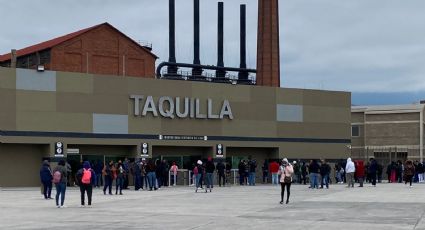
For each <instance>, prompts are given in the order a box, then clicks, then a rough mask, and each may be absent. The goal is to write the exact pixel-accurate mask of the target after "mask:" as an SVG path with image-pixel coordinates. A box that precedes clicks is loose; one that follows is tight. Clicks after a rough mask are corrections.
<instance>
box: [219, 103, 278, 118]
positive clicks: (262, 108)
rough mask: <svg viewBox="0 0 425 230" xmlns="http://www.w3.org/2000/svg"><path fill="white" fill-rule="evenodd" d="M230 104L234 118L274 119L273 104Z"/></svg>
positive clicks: (274, 109)
mask: <svg viewBox="0 0 425 230" xmlns="http://www.w3.org/2000/svg"><path fill="white" fill-rule="evenodd" d="M230 106H231V107H232V112H233V116H234V119H236V120H258V121H276V105H275V104H268V103H241V102H234V103H230ZM220 108H221V105H220Z"/></svg>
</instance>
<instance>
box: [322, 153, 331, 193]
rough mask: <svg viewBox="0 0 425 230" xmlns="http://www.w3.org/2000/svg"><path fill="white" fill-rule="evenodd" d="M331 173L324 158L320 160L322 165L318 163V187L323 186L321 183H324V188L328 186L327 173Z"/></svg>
mask: <svg viewBox="0 0 425 230" xmlns="http://www.w3.org/2000/svg"><path fill="white" fill-rule="evenodd" d="M330 173H331V166H329V165H328V163H326V160H322V165H320V176H321V177H322V181H321V183H320V188H323V185H326V188H327V189H328V188H329V174H330Z"/></svg>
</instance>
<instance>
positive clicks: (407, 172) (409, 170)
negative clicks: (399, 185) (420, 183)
mask: <svg viewBox="0 0 425 230" xmlns="http://www.w3.org/2000/svg"><path fill="white" fill-rule="evenodd" d="M414 175H415V166H414V165H413V162H412V161H411V160H407V161H406V162H405V163H404V184H406V185H407V182H409V183H410V187H412V181H413V176H414Z"/></svg>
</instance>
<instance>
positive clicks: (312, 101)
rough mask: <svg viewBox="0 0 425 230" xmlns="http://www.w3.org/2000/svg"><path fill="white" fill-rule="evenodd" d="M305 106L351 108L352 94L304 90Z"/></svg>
mask: <svg viewBox="0 0 425 230" xmlns="http://www.w3.org/2000/svg"><path fill="white" fill-rule="evenodd" d="M304 105H314V106H330V107H348V108H350V106H351V93H347V92H335V91H321V90H304Z"/></svg>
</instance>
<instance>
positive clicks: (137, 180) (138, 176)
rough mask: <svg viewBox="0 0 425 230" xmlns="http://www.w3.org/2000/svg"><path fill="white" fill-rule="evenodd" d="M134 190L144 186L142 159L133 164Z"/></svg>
mask: <svg viewBox="0 0 425 230" xmlns="http://www.w3.org/2000/svg"><path fill="white" fill-rule="evenodd" d="M133 173H134V190H135V191H139V189H140V188H143V186H142V161H138V162H136V163H135V164H134V166H133Z"/></svg>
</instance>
